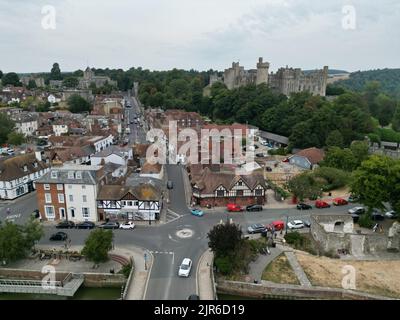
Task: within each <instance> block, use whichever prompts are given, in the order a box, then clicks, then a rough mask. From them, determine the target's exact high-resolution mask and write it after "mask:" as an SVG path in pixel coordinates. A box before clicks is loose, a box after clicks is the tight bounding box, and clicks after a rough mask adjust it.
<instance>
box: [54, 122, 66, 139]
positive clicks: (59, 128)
mask: <svg viewBox="0 0 400 320" xmlns="http://www.w3.org/2000/svg"><path fill="white" fill-rule="evenodd" d="M53 132H54V135H55V136H56V137H59V136H61V135H63V134H67V133H68V125H66V124H53Z"/></svg>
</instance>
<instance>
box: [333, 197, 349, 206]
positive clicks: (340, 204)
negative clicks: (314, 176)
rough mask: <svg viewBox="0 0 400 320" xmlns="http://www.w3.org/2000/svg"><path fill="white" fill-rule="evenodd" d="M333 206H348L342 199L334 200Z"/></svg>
mask: <svg viewBox="0 0 400 320" xmlns="http://www.w3.org/2000/svg"><path fill="white" fill-rule="evenodd" d="M333 204H334V205H335V206H345V205H346V204H348V201H347V200H344V199H342V198H335V199H333Z"/></svg>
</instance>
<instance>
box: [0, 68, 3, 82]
mask: <svg viewBox="0 0 400 320" xmlns="http://www.w3.org/2000/svg"><path fill="white" fill-rule="evenodd" d="M1 78H3V71H1V70H0V80H1Z"/></svg>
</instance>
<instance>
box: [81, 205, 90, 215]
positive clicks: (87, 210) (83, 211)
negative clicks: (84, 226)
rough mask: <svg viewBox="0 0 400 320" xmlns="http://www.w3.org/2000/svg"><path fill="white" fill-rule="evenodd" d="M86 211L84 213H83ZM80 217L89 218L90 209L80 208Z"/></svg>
mask: <svg viewBox="0 0 400 320" xmlns="http://www.w3.org/2000/svg"><path fill="white" fill-rule="evenodd" d="M85 211H86V213H85ZM82 217H83V218H89V217H90V210H89V208H86V207H83V208H82Z"/></svg>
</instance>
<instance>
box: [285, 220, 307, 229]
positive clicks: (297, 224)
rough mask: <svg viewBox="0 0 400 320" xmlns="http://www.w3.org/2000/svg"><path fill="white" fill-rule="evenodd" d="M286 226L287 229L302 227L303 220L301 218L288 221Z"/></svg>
mask: <svg viewBox="0 0 400 320" xmlns="http://www.w3.org/2000/svg"><path fill="white" fill-rule="evenodd" d="M287 226H288V228H289V229H302V228H304V227H305V226H304V223H303V221H301V220H293V221H289V222H288V224H287Z"/></svg>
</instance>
